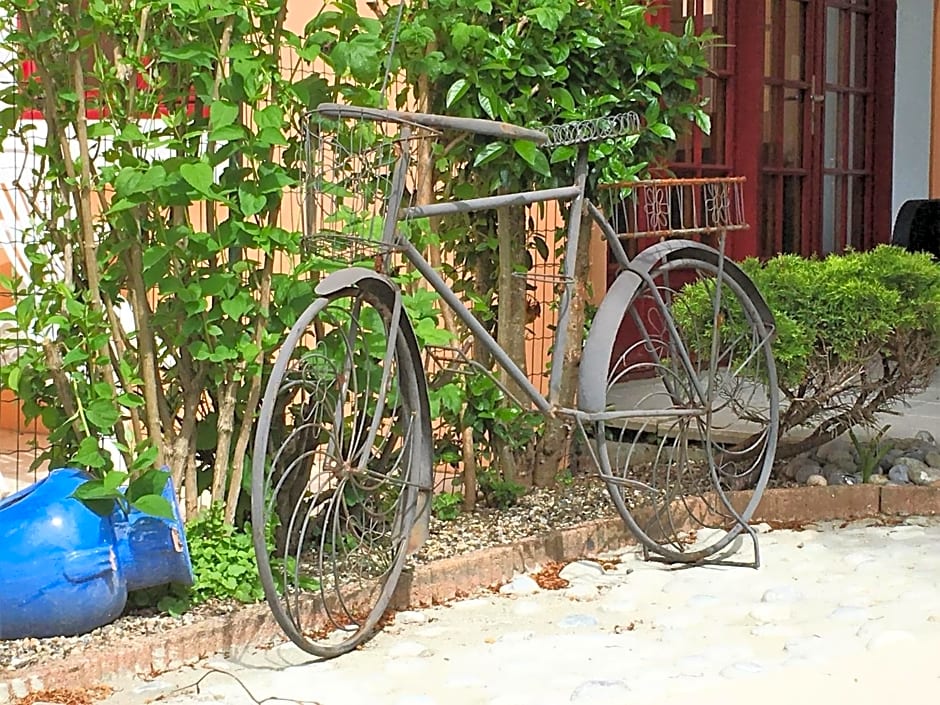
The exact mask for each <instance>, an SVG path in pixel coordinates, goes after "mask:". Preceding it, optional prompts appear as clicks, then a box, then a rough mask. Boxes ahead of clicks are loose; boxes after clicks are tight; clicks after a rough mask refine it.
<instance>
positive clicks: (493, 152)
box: [473, 142, 507, 166]
mask: <svg viewBox="0 0 940 705" xmlns="http://www.w3.org/2000/svg"><path fill="white" fill-rule="evenodd" d="M506 149H507V146H506V143H505V142H490V143H489V144H488V145H486V147H484V148H483V149H482V150H481V151H480V152H478V153H477V155H476V157H475V158H474V160H473V166H483V165H484V164H488V163H489V162H491V161H493V160H494V159H496V158H497V157H499V156H500V155H502V154H503V153H504V152H505V151H506Z"/></svg>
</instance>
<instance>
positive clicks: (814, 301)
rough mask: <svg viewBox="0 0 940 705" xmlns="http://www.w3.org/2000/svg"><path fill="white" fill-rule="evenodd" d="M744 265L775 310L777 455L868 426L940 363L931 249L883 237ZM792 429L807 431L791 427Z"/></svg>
mask: <svg viewBox="0 0 940 705" xmlns="http://www.w3.org/2000/svg"><path fill="white" fill-rule="evenodd" d="M744 268H745V269H746V271H747V272H748V274H750V276H751V277H752V278H753V279H754V282H755V283H756V284H757V287H758V289H760V291H761V292H762V293H763V295H764V297H765V298H766V300H767V303H768V305H769V306H770V308H771V310H772V311H773V312H774V315H775V317H776V323H777V337H776V340H775V341H774V346H773V349H774V356H775V359H776V362H777V372H778V376H779V380H780V388H781V398H782V399H783V400H785V401H784V404H783V408H782V409H781V427H780V430H781V437H782V438H783V440H782V441H781V443H780V445H779V447H778V452H777V457H778V458H786V457H790V456H792V455H795V454H797V453H801V452H804V451H807V450H810V449H812V448H815V447H817V446H820V445H822V444H823V443H825V442H826V441H829V440H831V439H832V438H835V437H836V436H838V435H840V434H842V433H844V432H845V431H847V430H848V429H850V428H852V427H853V426H856V425H859V424H862V425H866V424H873V423H874V422H875V418H874V416H875V414H876V413H883V412H887V411H889V410H890V408H891V407H892V406H894V405H896V404H897V403H898V402H901V401H903V400H904V399H905V398H907V397H909V396H911V395H913V394H916V393H917V392H919V391H922V390H923V389H924V388H925V387H926V386H927V384H928V383H929V382H930V378H931V376H932V374H933V372H934V369H935V368H936V366H937V364H938V361H940V265H937V264H936V263H935V262H934V261H933V259H932V258H931V257H930V256H929V255H926V254H921V253H912V252H908V251H907V250H903V249H901V248H897V247H891V246H888V245H882V246H879V247H877V248H875V249H874V250H871V251H868V252H849V253H847V254H844V255H830V256H828V257H826V258H825V259H805V258H802V257H798V256H795V255H780V256H777V257H775V258H773V259H771V260H769V261H768V262H765V263H760V262H758V261H756V260H749V261H747V262H745V263H744ZM729 324H733V323H729ZM797 428H803V429H806V430H807V431H808V434H792V433H788V432H789V431H793V430H794V429H797ZM797 436H799V437H797Z"/></svg>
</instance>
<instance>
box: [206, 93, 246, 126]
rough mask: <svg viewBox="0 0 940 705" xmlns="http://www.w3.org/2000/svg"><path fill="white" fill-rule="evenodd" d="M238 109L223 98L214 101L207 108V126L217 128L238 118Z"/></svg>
mask: <svg viewBox="0 0 940 705" xmlns="http://www.w3.org/2000/svg"><path fill="white" fill-rule="evenodd" d="M238 113H239V109H238V106H237V105H235V104H234V103H229V102H227V101H224V100H217V101H215V102H214V103H213V104H212V105H211V106H210V108H209V126H210V127H211V128H213V129H219V128H221V127H225V126H226V125H231V124H233V123H235V122H236V121H237V120H238Z"/></svg>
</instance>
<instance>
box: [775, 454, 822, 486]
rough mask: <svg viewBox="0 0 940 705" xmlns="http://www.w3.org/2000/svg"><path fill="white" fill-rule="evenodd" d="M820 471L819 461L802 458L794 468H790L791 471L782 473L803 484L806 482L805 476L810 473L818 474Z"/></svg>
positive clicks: (808, 475)
mask: <svg viewBox="0 0 940 705" xmlns="http://www.w3.org/2000/svg"><path fill="white" fill-rule="evenodd" d="M821 472H822V466H821V465H820V464H819V463H817V462H815V461H813V460H808V459H802V460H801V461H800V462H799V464H798V465H797V466H796V467H795V468H792V471H791V472H789V473H787V472H785V473H784V474H785V475H788V476H789V477H790V479H792V480H795V481H796V482H798V483H800V484H801V485H803V484H806V478H808V477H810V476H812V475H818V474H820V473H821Z"/></svg>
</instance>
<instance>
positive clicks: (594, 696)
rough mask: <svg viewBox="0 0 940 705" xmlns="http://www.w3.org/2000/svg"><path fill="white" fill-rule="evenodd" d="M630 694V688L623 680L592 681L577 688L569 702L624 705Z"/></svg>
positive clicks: (592, 704)
mask: <svg viewBox="0 0 940 705" xmlns="http://www.w3.org/2000/svg"><path fill="white" fill-rule="evenodd" d="M629 692H630V686H629V685H627V684H626V683H625V682H624V681H621V680H609V681H606V680H591V681H586V682H584V683H582V684H581V685H579V686H578V687H577V688H575V689H574V691H573V692H572V693H571V697H570V698H569V700H570V701H571V702H573V703H589V704H590V705H608V704H609V705H623V703H624V702H626V701H625V700H624V698H626V697H627V694H628V693H629Z"/></svg>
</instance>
